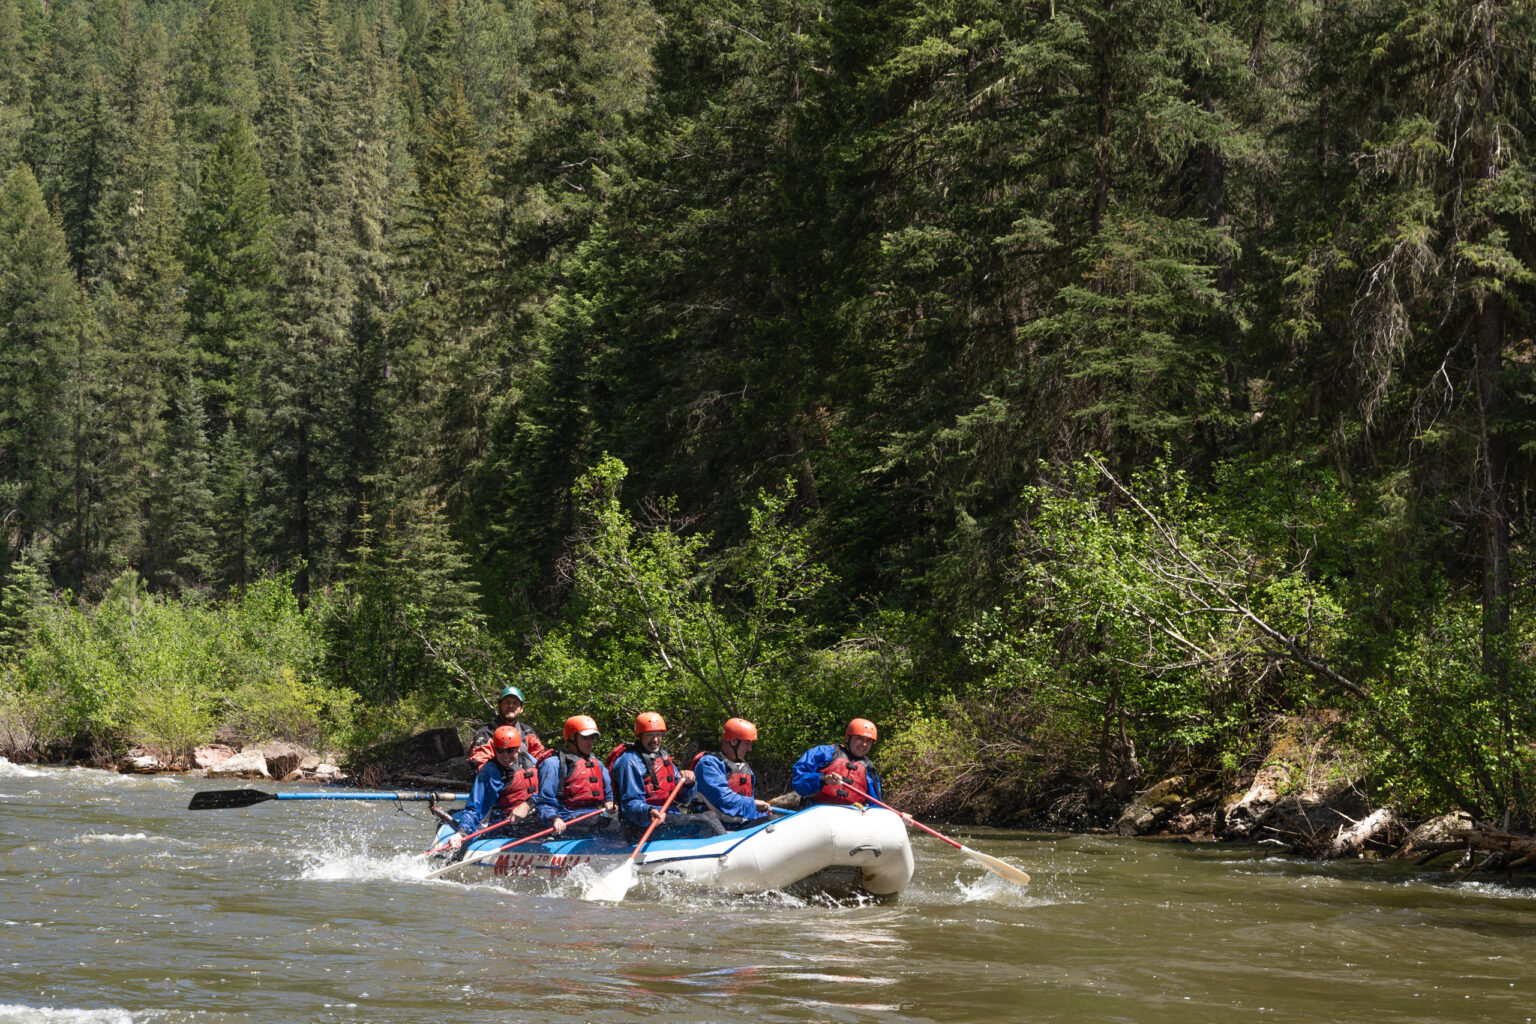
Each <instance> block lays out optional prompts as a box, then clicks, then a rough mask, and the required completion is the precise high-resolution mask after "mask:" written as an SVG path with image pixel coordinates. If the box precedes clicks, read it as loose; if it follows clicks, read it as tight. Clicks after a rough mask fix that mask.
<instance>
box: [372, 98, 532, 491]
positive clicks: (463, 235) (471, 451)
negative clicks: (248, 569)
mask: <svg viewBox="0 0 1536 1024" xmlns="http://www.w3.org/2000/svg"><path fill="white" fill-rule="evenodd" d="M425 130H426V134H425V136H424V137H423V138H421V139H420V140H419V142H418V143H417V145H416V147H415V150H416V153H415V155H416V191H415V195H414V197H413V199H412V202H411V205H410V207H409V209H408V211H407V215H406V218H405V221H404V223H403V225H402V230H401V233H400V236H399V242H398V248H399V250H400V253H401V257H402V267H401V287H402V291H403V293H404V296H405V298H404V301H403V302H402V303H401V306H400V309H399V310H398V311H397V312H396V314H395V316H394V318H393V320H392V323H391V337H392V338H393V339H394V349H395V352H396V358H395V363H396V366H397V367H398V371H399V375H400V384H399V393H400V397H399V400H398V405H399V412H398V415H399V416H400V417H401V420H402V427H403V429H401V431H400V434H401V437H402V441H403V444H404V451H402V453H401V456H402V458H401V463H402V468H404V469H406V470H407V472H408V476H407V479H408V480H410V481H411V482H412V484H413V485H414V488H416V489H422V490H430V491H432V492H434V493H437V494H439V495H443V496H445V497H448V499H449V500H450V502H453V501H455V500H456V499H458V498H459V497H460V496H461V488H462V487H463V486H464V485H465V484H466V483H467V473H468V470H469V468H470V467H471V466H473V465H474V464H475V462H476V461H477V460H478V459H479V458H480V457H481V456H483V454H484V452H485V449H486V444H487V433H488V430H489V423H490V421H491V418H492V410H493V403H494V402H495V401H496V400H497V399H498V398H499V397H500V396H501V394H502V393H503V392H504V390H505V388H506V381H505V380H504V378H503V377H502V372H501V371H502V367H501V366H500V365H499V360H498V353H497V351H496V345H495V342H496V335H495V333H494V328H495V321H494V319H493V318H492V316H491V315H490V314H491V309H490V307H489V304H488V301H487V299H488V297H487V295H486V291H487V285H488V283H489V282H488V279H489V275H490V274H491V272H492V271H493V269H494V257H495V254H494V252H493V251H492V249H491V244H490V243H491V239H490V237H489V235H488V233H487V229H488V226H489V225H490V223H491V220H492V218H491V216H490V211H491V202H490V198H489V196H488V195H487V194H486V184H487V180H486V169H485V156H484V153H483V152H482V150H481V141H480V135H479V132H478V130H477V129H476V127H475V123H474V118H473V115H472V114H471V112H470V110H469V105H468V103H467V102H466V100H465V97H464V93H463V90H461V89H458V90H454V91H453V92H452V93H451V94H449V95H448V96H447V97H446V98H445V99H444V100H443V101H442V102H440V103H439V104H438V105H437V108H436V109H435V110H434V111H433V113H432V114H431V115H430V116H429V117H428V118H427V122H426V126H425Z"/></svg>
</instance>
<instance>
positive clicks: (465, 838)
mask: <svg viewBox="0 0 1536 1024" xmlns="http://www.w3.org/2000/svg"><path fill="white" fill-rule="evenodd" d="M444 817H447V816H446V815H444ZM508 823H509V819H507V818H502V819H500V820H499V821H497V822H496V824H494V825H487V826H485V828H482V829H477V830H476V831H474V832H471V833H470V834H469V835H467V836H463V837H462V841H463V842H465V843H467V842H469V841H470V840H471V839H476V838H479V837H480V836H483V835H485V834H486V833H487V832H494V831H496V830H497V829H498V828H503V827H505V826H506V825H507V824H508ZM444 824H447V825H454V827H455V828H457V824H456V823H455V822H454V820H453V819H452V818H448V820H447V821H446V822H445V823H444ZM451 845H453V841H452V840H449V841H448V842H446V843H443V844H442V845H441V846H434V847H432V849H430V850H428V851H427V852H426V853H423V854H421V856H423V857H430V856H432V855H433V854H434V853H442V852H443V851H444V850H446V849H448V847H449V846H451Z"/></svg>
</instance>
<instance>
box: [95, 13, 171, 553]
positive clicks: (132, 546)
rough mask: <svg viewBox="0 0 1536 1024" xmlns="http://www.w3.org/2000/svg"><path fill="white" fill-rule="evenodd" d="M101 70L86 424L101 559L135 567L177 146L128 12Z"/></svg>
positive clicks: (154, 406) (150, 34)
mask: <svg viewBox="0 0 1536 1024" xmlns="http://www.w3.org/2000/svg"><path fill="white" fill-rule="evenodd" d="M118 34H119V37H120V43H119V46H118V48H117V50H116V51H115V53H113V54H112V61H111V64H110V66H109V69H108V70H109V72H110V77H109V83H110V87H109V89H108V93H107V94H108V97H109V102H108V104H107V109H108V111H109V115H110V116H109V119H108V121H107V130H106V131H105V132H104V133H103V144H102V151H103V167H104V168H105V169H106V173H105V174H104V175H103V180H102V189H101V199H100V201H99V202H98V203H97V204H96V207H95V209H94V210H93V212H92V218H93V234H94V235H95V237H96V238H97V239H98V244H97V246H96V249H95V251H94V252H93V253H92V254H91V258H90V261H89V264H88V269H89V273H90V282H91V284H92V285H93V287H94V290H95V296H94V298H95V305H96V308H97V311H98V313H97V315H98V317H99V318H100V319H101V321H102V324H103V327H104V330H105V338H106V342H107V347H106V349H105V351H104V352H103V359H104V363H103V365H102V367H101V371H102V372H103V373H104V374H106V379H105V380H104V381H103V384H104V385H108V389H107V390H106V391H105V392H104V394H105V395H107V396H108V400H107V403H106V404H105V406H104V407H102V408H101V409H99V410H98V411H97V413H96V416H95V423H94V429H95V431H96V432H97V434H98V436H99V437H100V438H101V439H102V441H103V445H104V447H103V450H102V457H101V458H100V459H99V460H98V461H97V463H96V467H95V468H96V472H98V473H100V474H102V476H103V477H104V480H105V483H104V486H103V492H102V493H103V497H104V500H105V502H106V503H107V506H108V508H107V509H106V511H105V515H106V524H105V525H106V526H107V530H108V536H107V537H106V538H104V541H105V544H106V552H105V553H106V555H107V556H108V557H110V558H113V559H119V558H127V559H137V558H140V557H142V551H141V544H142V534H143V530H144V526H145V517H146V513H147V509H146V507H145V502H146V500H147V498H148V491H147V488H146V482H147V480H148V478H149V474H148V473H147V472H146V470H147V468H148V460H149V458H151V457H152V454H153V453H154V452H155V451H156V450H157V448H158V447H159V444H160V437H159V435H160V430H161V426H162V416H163V414H164V412H165V410H166V408H167V396H168V391H169V387H170V383H171V381H173V380H174V379H175V378H176V377H177V376H178V375H179V374H181V373H182V372H183V371H184V367H183V363H184V356H185V353H184V349H183V346H182V326H183V319H184V315H183V311H182V307H181V296H180V289H181V284H182V268H181V265H180V263H179V262H178V261H177V259H176V245H177V236H178V234H179V229H180V218H179V217H178V215H177V212H176V204H175V201H176V193H177V184H176V166H175V147H174V144H173V140H172V134H171V105H170V96H169V91H168V89H167V86H166V81H165V70H164V52H165V40H164V37H163V32H162V30H161V29H160V28H159V26H157V25H153V24H151V25H149V26H148V28H147V30H146V29H143V28H142V27H141V26H140V25H139V23H138V22H137V21H136V20H135V19H134V18H133V16H132V15H131V14H130V13H128V12H126V11H125V13H124V14H123V16H122V19H121V21H120V23H119V26H118Z"/></svg>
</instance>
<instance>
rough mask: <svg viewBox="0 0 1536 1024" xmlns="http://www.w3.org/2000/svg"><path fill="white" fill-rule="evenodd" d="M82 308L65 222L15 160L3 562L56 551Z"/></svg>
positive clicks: (6, 285) (5, 244)
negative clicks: (72, 364) (67, 406)
mask: <svg viewBox="0 0 1536 1024" xmlns="http://www.w3.org/2000/svg"><path fill="white" fill-rule="evenodd" d="M83 314H84V308H83V300H82V296H81V294H80V291H79V287H78V285H77V284H76V282H75V276H74V271H73V269H72V268H71V267H70V265H69V251H68V249H67V247H66V246H65V242H64V228H63V225H62V224H61V223H60V222H59V219H58V217H57V215H56V214H53V213H50V212H49V210H48V209H47V207H46V206H45V205H44V202H43V193H42V190H41V189H40V188H39V187H38V184H37V180H36V179H35V178H34V177H33V176H32V171H31V169H30V168H28V167H27V166H26V165H25V164H22V165H19V166H17V167H16V168H15V169H14V170H12V171H11V172H10V173H9V174H8V175H6V176H5V178H4V180H3V183H0V495H3V500H4V503H5V504H4V507H3V509H0V520H3V521H4V522H5V523H6V533H5V537H6V544H5V549H4V551H3V552H0V572H3V567H4V566H7V565H10V564H12V563H13V562H15V561H16V560H17V559H19V558H21V557H22V555H23V553H24V552H26V551H27V550H29V549H37V550H38V551H40V552H43V553H44V554H45V555H46V556H48V557H57V551H58V538H59V533H60V526H61V519H62V517H63V511H64V508H65V505H66V502H65V486H66V471H67V467H68V462H69V460H68V443H67V442H68V423H67V420H66V418H65V415H64V401H65V398H66V395H67V393H68V386H67V375H68V361H69V356H70V354H71V351H72V349H73V346H74V344H75V339H76V336H77V335H78V333H79V332H80V330H81V320H82V318H83Z"/></svg>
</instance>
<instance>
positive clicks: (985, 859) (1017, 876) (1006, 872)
mask: <svg viewBox="0 0 1536 1024" xmlns="http://www.w3.org/2000/svg"><path fill="white" fill-rule="evenodd" d="M843 785H844V786H846V787H848V788H849V789H851V790H853V791H854V792H855V793H857V794H858V795H859V796H862V797H863V798H864V799H866V800H868V801H869V802H870V803H872V804H879V805H880V806H881V807H884V808H885V809H886V810H888V811H896V808H894V807H892V806H891V805H890V804H888V803H886V802H885V801H884V800H881V799H880V798H879V797H874V796H870V795H869V794H868V793H866V792H864V790H862V789H860V788H859V787H858V786H855V785H854V784H853V783H851V782H849V781H848V780H847V779H844V780H843ZM896 813H897V814H900V813H901V812H900V811H896ZM912 824H914V825H916V826H917V827H918V828H920V829H922V830H923V831H924V832H927V833H928V834H929V835H931V836H933V837H934V838H935V839H942V840H944V841H945V842H946V843H948V844H949V845H950V846H953V847H954V848H955V849H957V850H959V851H960V852H961V853H963V854H965V855H966V856H967V857H969V858H971V860H973V861H975V862H976V863H977V864H980V865H981V866H982V867H984V868H986V869H987V870H988V871H990V872H992V873H993V874H994V875H1000V876H1002V877H1003V878H1006V879H1008V881H1010V882H1017V883H1018V884H1019V885H1028V884H1029V875H1028V874H1026V873H1025V872H1023V871H1021V870H1019V869H1018V868H1016V867H1014V866H1013V865H1012V864H1009V863H1008V862H1007V861H1005V860H999V859H998V858H996V857H993V856H991V855H990V854H986V853H982V852H980V851H979V850H973V849H971V848H970V847H969V846H966V845H965V844H964V843H957V842H955V841H954V840H953V839H951V838H949V836H946V835H945V834H944V833H942V832H936V831H934V830H933V829H931V828H929V827H928V826H927V825H924V824H923V823H922V822H920V821H918V820H917V819H916V818H914V819H912Z"/></svg>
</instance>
